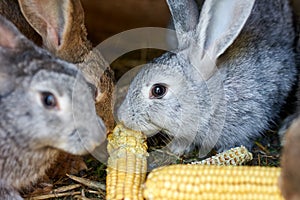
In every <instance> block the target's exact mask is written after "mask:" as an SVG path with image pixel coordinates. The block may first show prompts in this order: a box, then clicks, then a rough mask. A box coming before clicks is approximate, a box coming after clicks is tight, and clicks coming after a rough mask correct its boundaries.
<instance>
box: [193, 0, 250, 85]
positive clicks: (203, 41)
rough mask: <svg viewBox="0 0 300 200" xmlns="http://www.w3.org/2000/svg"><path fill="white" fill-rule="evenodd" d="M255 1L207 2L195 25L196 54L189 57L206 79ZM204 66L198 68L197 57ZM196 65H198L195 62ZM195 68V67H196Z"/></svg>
mask: <svg viewBox="0 0 300 200" xmlns="http://www.w3.org/2000/svg"><path fill="white" fill-rule="evenodd" d="M254 2H255V0H222V1H220V0H206V1H205V2H204V4H203V8H202V11H201V14H200V19H199V24H198V26H197V30H196V32H197V36H198V38H197V44H198V47H197V48H198V49H197V51H192V52H197V55H195V54H194V55H192V59H193V60H194V63H193V64H194V65H196V66H199V68H202V69H200V71H202V72H203V74H204V77H205V79H208V78H210V76H211V75H212V74H213V73H214V71H215V70H216V65H215V64H216V60H217V59H218V57H219V56H220V55H221V54H223V53H224V52H225V50H226V49H227V48H228V47H229V46H230V45H231V44H232V43H233V41H234V40H235V39H236V37H237V36H238V35H239V33H240V31H241V30H242V28H243V26H244V24H245V23H246V21H247V19H248V17H249V16H250V14H251V10H252V8H253V5H254ZM199 56H200V58H201V60H202V61H204V62H205V63H207V62H209V64H208V65H206V66H205V69H203V65H202V64H203V63H202V62H201V63H202V64H201V65H202V66H200V65H199V64H198V65H197V60H196V59H197V57H198V58H199ZM198 63H199V62H198ZM197 68H198V67H197Z"/></svg>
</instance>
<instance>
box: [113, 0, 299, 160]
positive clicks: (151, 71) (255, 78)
mask: <svg viewBox="0 0 300 200" xmlns="http://www.w3.org/2000/svg"><path fill="white" fill-rule="evenodd" d="M167 3H168V5H169V8H170V10H171V14H172V16H173V21H174V26H175V30H176V34H177V39H178V43H179V45H178V49H177V50H176V51H174V52H168V53H166V54H164V55H162V56H161V57H159V58H157V59H155V60H154V61H153V62H151V63H149V64H147V65H146V66H144V67H143V68H142V69H141V70H140V71H139V73H138V74H137V75H136V76H135V78H134V79H133V81H132V82H131V85H130V87H129V89H128V93H127V96H126V98H125V100H124V101H123V103H122V104H121V106H120V107H119V109H118V111H117V117H118V120H119V121H122V122H124V124H125V125H126V126H128V127H129V128H132V129H138V130H141V131H143V132H145V133H146V134H147V135H153V134H155V133H157V132H159V131H162V132H164V133H166V134H168V135H170V136H173V140H172V142H171V143H170V144H169V147H170V149H171V150H172V151H173V152H174V153H177V154H183V153H185V152H187V151H189V150H190V149H191V148H193V147H194V146H199V148H200V150H199V152H200V156H203V155H206V154H207V153H208V152H209V150H211V149H212V148H213V147H215V148H216V150H217V151H223V150H226V149H228V148H231V147H234V146H239V145H244V146H246V147H248V148H251V147H252V140H253V139H255V138H257V137H258V136H261V134H262V133H263V131H264V130H266V129H268V128H269V127H270V125H272V123H273V122H274V120H275V119H276V118H277V116H278V113H279V111H280V108H281V106H282V105H283V104H284V103H285V99H286V97H287V95H288V93H289V91H290V89H291V87H292V85H293V84H294V81H295V79H296V67H295V55H294V51H293V43H294V39H295V33H294V32H295V31H294V27H293V23H292V16H291V11H290V7H289V2H288V0H272V1H269V0H257V1H255V0H243V1H240V0H222V1H219V0H206V1H205V2H204V4H203V7H202V9H201V13H199V10H198V9H197V6H196V4H195V2H194V1H193V0H188V1H183V0H167Z"/></svg>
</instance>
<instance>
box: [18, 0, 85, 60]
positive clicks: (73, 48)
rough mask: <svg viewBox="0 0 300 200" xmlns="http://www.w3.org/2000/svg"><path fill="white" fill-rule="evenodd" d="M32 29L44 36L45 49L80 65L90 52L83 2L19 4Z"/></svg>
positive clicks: (29, 1) (49, 0) (31, 1)
mask: <svg viewBox="0 0 300 200" xmlns="http://www.w3.org/2000/svg"><path fill="white" fill-rule="evenodd" d="M18 1H19V5H20V8H21V11H22V13H23V15H24V17H25V18H26V19H27V21H28V22H29V23H30V25H31V26H32V27H33V28H34V29H35V30H36V31H37V32H38V33H39V34H40V35H41V36H42V38H43V44H44V46H45V47H46V48H47V49H48V50H49V51H51V52H52V53H54V54H55V55H57V56H59V57H61V58H63V59H65V60H67V61H70V62H80V61H81V60H80V61H79V60H78V59H79V58H80V59H82V58H81V54H84V53H83V51H85V53H86V52H88V50H87V47H88V46H89V43H88V41H87V33H86V29H85V26H84V11H83V8H82V5H81V2H80V0H64V1H61V0H18Z"/></svg>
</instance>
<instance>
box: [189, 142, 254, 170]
mask: <svg viewBox="0 0 300 200" xmlns="http://www.w3.org/2000/svg"><path fill="white" fill-rule="evenodd" d="M252 159H253V156H252V153H250V152H249V151H248V150H247V149H246V148H245V147H244V146H240V147H236V148H232V149H230V150H228V151H224V152H222V153H219V154H217V155H215V156H212V157H210V158H207V159H205V160H201V161H196V162H192V163H191V164H199V165H242V164H243V163H245V162H248V161H250V160H252Z"/></svg>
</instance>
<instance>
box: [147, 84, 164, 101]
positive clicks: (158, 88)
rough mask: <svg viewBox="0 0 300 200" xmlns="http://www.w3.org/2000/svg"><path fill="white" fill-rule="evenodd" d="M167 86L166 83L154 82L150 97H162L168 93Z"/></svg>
mask: <svg viewBox="0 0 300 200" xmlns="http://www.w3.org/2000/svg"><path fill="white" fill-rule="evenodd" d="M167 90H168V89H167V87H166V86H165V85H164V84H154V85H153V86H152V88H151V91H150V99H161V98H163V97H164V96H165V95H166V93H167Z"/></svg>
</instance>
